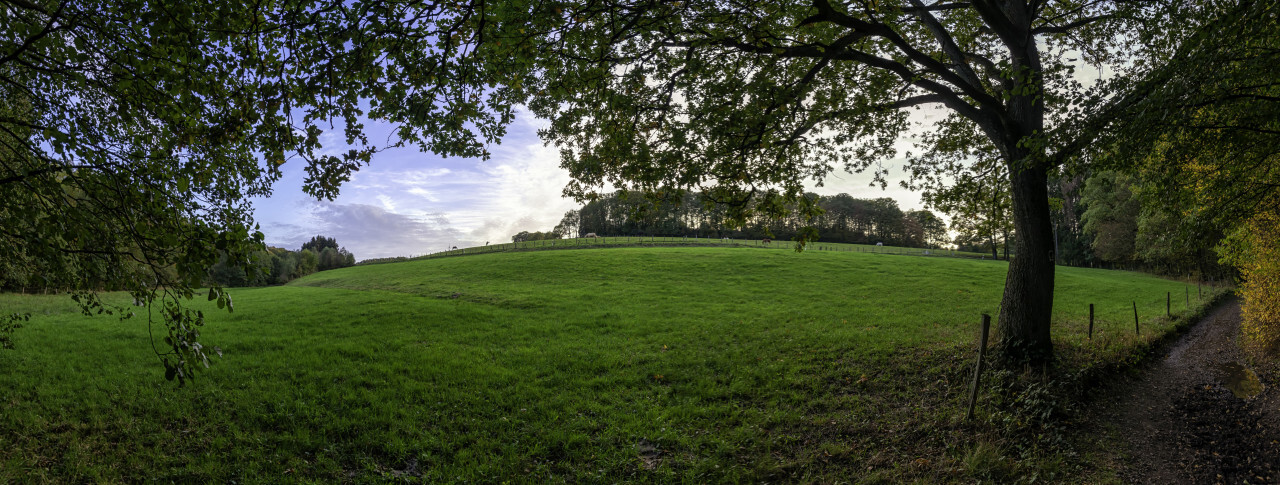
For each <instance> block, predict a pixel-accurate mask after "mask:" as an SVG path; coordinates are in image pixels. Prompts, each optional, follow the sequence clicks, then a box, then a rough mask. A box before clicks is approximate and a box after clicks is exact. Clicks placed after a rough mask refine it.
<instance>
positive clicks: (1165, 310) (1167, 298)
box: [1164, 291, 1173, 317]
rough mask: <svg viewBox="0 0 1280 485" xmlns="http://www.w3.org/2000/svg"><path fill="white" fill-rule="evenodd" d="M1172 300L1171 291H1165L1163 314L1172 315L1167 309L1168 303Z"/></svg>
mask: <svg viewBox="0 0 1280 485" xmlns="http://www.w3.org/2000/svg"><path fill="white" fill-rule="evenodd" d="M1172 301H1173V292H1172V291H1169V292H1165V294H1164V316H1166V317H1168V316H1173V312H1172V311H1169V304H1170V302H1172Z"/></svg>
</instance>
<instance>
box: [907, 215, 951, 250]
mask: <svg viewBox="0 0 1280 485" xmlns="http://www.w3.org/2000/svg"><path fill="white" fill-rule="evenodd" d="M906 218H907V220H909V221H912V222H914V223H915V224H917V225H918V226H919V228H920V229H919V230H920V236H921V243H922V244H921V245H922V246H926V247H931V248H941V247H942V246H944V245H946V244H947V243H948V241H947V239H948V237H947V223H946V222H945V221H943V220H942V218H940V217H938V216H936V215H934V213H933V212H930V211H928V210H910V211H907V213H906Z"/></svg>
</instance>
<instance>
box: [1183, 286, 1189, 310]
mask: <svg viewBox="0 0 1280 485" xmlns="http://www.w3.org/2000/svg"><path fill="white" fill-rule="evenodd" d="M1182 289H1183V290H1185V291H1186V293H1187V309H1188V310H1189V309H1191V287H1190V286H1186V285H1183V286H1182Z"/></svg>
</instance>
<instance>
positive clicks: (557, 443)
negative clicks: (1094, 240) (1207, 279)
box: [0, 248, 1181, 483]
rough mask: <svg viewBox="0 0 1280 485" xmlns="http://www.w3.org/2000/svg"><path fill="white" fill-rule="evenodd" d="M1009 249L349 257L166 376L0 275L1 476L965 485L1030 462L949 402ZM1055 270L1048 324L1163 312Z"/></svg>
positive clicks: (97, 325)
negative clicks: (191, 371)
mask: <svg viewBox="0 0 1280 485" xmlns="http://www.w3.org/2000/svg"><path fill="white" fill-rule="evenodd" d="M1006 269H1007V263H1004V262H993V261H978V260H965V259H944V258H914V257H913V258H908V257H894V256H886V255H880V254H870V253H845V252H839V253H837V252H818V251H805V252H804V253H795V252H794V251H789V250H784V249H778V250H771V251H770V250H754V249H745V248H743V249H734V250H728V249H718V248H626V249H615V250H608V251H601V250H582V251H531V252H515V253H495V254H481V255H476V256H468V257H466V258H444V259H435V260H429V261H416V262H409V263H400V264H384V265H371V266H356V267H353V268H346V269H342V270H337V271H325V272H320V273H315V274H312V275H310V276H308V277H306V278H303V279H301V280H298V281H294V282H292V283H291V284H289V285H286V286H280V287H271V288H251V289H243V290H237V291H236V311H235V313H231V314H227V313H225V312H217V311H216V308H217V307H216V305H215V304H214V302H202V303H199V304H197V305H196V307H195V309H197V310H201V311H204V313H205V314H206V317H207V318H209V319H210V324H209V325H208V326H207V328H206V329H205V330H204V332H202V333H205V332H207V335H206V336H204V338H206V339H208V340H210V341H216V342H218V343H219V345H221V346H222V347H223V349H224V357H222V358H221V359H219V363H218V365H216V366H214V367H213V368H212V369H210V370H208V371H207V372H205V373H202V374H201V377H202V379H204V380H203V384H202V385H199V386H188V388H187V389H184V390H182V392H175V391H174V390H173V389H168V388H166V387H165V386H157V385H156V383H155V382H152V381H150V380H147V379H143V378H140V377H139V372H148V371H152V372H154V371H153V370H152V369H147V367H146V365H145V364H146V362H148V361H149V360H150V359H153V358H154V357H153V356H152V355H151V352H150V350H149V349H145V348H143V347H141V346H138V345H137V342H138V340H139V339H145V338H146V329H145V328H143V327H142V326H137V325H111V324H104V322H102V321H101V318H100V317H99V318H96V319H95V318H87V317H84V316H82V315H81V314H80V313H79V312H78V311H77V308H76V307H75V306H74V305H71V304H70V302H68V301H66V299H65V298H57V297H52V296H50V297H41V296H32V295H17V294H0V308H5V309H13V310H15V311H23V312H25V313H30V314H32V318H31V321H30V322H29V323H27V326H26V328H24V329H23V330H22V332H20V333H19V334H17V335H15V339H17V344H18V345H19V346H20V347H22V348H24V349H29V351H24V352H16V353H15V352H5V353H0V369H4V371H3V372H0V389H5V390H6V394H5V397H4V399H5V401H4V403H3V404H2V405H3V406H5V412H4V415H3V416H4V419H0V436H5V437H6V442H5V444H6V446H3V447H0V463H4V464H5V466H3V467H0V482H23V481H29V480H41V481H50V482H83V481H107V482H117V481H128V480H130V479H132V478H134V477H140V476H146V477H155V478H157V479H158V480H165V481H173V482H202V483H203V482H218V483H223V482H230V481H233V480H234V481H236V482H240V483H252V482H270V481H279V480H280V479H281V477H282V476H285V477H286V479H288V480H297V481H300V482H306V481H310V482H342V481H349V482H379V481H397V480H399V481H403V480H411V481H423V482H433V483H434V482H451V481H474V482H502V481H514V482H521V481H530V480H532V481H537V482H544V483H558V482H566V481H573V482H593V481H608V482H628V483H660V482H681V481H689V482H743V483H758V482H806V481H814V482H835V481H840V480H846V479H848V477H849V476H850V473H851V470H856V471H857V473H859V474H863V473H865V474H866V475H867V476H872V475H878V476H881V477H882V478H884V479H885V481H888V482H891V483H898V482H911V481H913V480H915V481H920V482H926V483H938V482H962V483H963V482H969V481H971V480H972V479H971V478H969V477H968V476H967V475H966V474H967V473H979V474H981V473H982V470H988V471H990V472H992V473H998V472H1000V469H991V468H989V467H986V466H981V467H978V468H976V469H971V470H968V471H966V470H964V469H963V468H962V466H961V465H962V463H961V462H960V460H961V459H962V458H963V456H960V455H961V454H962V453H963V452H962V451H961V450H963V449H964V447H966V446H967V444H969V443H973V442H978V441H989V442H992V443H993V445H995V446H998V447H1000V448H1002V449H1003V450H1004V451H1006V455H1007V457H1008V458H1007V459H1008V460H1010V461H1012V463H1009V464H1008V466H1009V467H1012V468H1014V471H1016V472H1017V473H1018V474H1019V475H1018V476H1023V477H1025V476H1028V475H1029V474H1030V473H1032V471H1033V470H1030V469H1029V467H1028V466H1027V462H1028V459H1027V458H1026V456H1024V455H1023V454H1022V453H1019V451H1020V450H1018V449H1016V448H1014V447H1013V446H1011V443H1010V441H1009V440H1007V439H1005V438H1004V436H1003V434H1002V432H1001V431H1000V430H999V429H997V428H995V427H993V426H990V425H988V424H987V423H988V420H987V419H986V417H987V416H988V414H994V411H995V409H994V408H993V407H992V402H993V399H995V396H994V394H993V393H992V392H990V391H984V393H983V394H982V397H981V398H980V401H979V407H978V411H979V413H980V415H979V418H980V419H978V420H975V421H970V422H965V421H963V420H962V417H963V414H964V412H965V409H966V408H965V398H966V397H967V393H966V392H967V390H968V385H969V380H970V379H971V378H972V375H973V374H972V371H973V367H972V365H973V357H974V354H973V351H974V348H973V345H974V341H975V339H976V338H975V337H976V334H975V328H976V327H977V323H978V315H979V314H980V313H981V312H989V311H992V310H994V308H995V306H996V305H997V304H998V303H999V299H1000V294H1001V290H1002V287H1003V282H1004V273H1005V271H1006ZM1060 276H1061V277H1060V278H1058V280H1057V282H1058V284H1059V285H1060V288H1059V290H1060V291H1057V292H1056V293H1055V298H1056V299H1057V301H1056V302H1055V305H1054V308H1055V309H1056V310H1057V311H1058V314H1057V315H1055V322H1056V325H1057V326H1056V328H1058V329H1059V331H1058V332H1056V333H1055V339H1056V340H1058V341H1059V343H1060V345H1061V347H1062V348H1064V349H1067V348H1079V349H1082V350H1093V349H1099V348H1101V347H1099V346H1095V345H1093V342H1088V341H1086V340H1085V337H1084V333H1085V327H1084V325H1082V324H1081V322H1080V319H1081V318H1083V315H1086V314H1087V307H1088V303H1096V304H1097V306H1098V309H1099V311H1098V314H1099V317H1100V322H1102V321H1106V322H1108V323H1106V324H1101V323H1100V324H1099V326H1098V327H1099V329H1103V328H1106V329H1108V331H1110V330H1112V329H1113V328H1118V329H1119V332H1117V333H1124V334H1125V335H1132V324H1133V321H1132V310H1131V309H1130V306H1129V305H1130V301H1131V299H1137V300H1138V302H1139V306H1140V308H1141V311H1142V313H1143V318H1144V321H1143V325H1144V328H1143V334H1144V336H1145V335H1150V334H1154V333H1156V332H1155V330H1156V329H1158V328H1161V325H1164V322H1163V321H1162V320H1163V319H1159V318H1150V319H1149V317H1148V316H1154V315H1156V314H1157V309H1158V311H1159V313H1160V314H1162V313H1163V310H1164V294H1165V293H1166V292H1167V291H1171V290H1174V291H1176V289H1178V286H1181V284H1180V283H1178V282H1173V281H1169V280H1164V279H1159V278H1154V277H1151V276H1148V275H1143V274H1138V273H1130V272H1121V271H1100V270H1090V269H1082V268H1062V269H1061V270H1060ZM831 288H841V289H842V291H843V292H844V293H842V294H846V295H857V297H856V298H845V297H840V296H837V297H833V296H832V293H831ZM129 298H130V297H129V296H128V295H126V294H120V293H112V294H107V295H105V297H104V299H105V300H107V301H108V302H109V303H112V304H122V305H127V304H128V303H129ZM1104 318H1105V319H1110V320H1102V319H1104ZM1113 321H1114V322H1119V323H1111V322H1113ZM108 323H109V322H108ZM1148 329H1150V330H1152V331H1151V332H1148ZM1098 337H1099V336H1098V335H1097V334H1095V339H1096V338H1098ZM1131 342H1132V341H1126V342H1125V343H1126V344H1130V343H1131ZM1117 347H1119V345H1117ZM86 369H93V372H86ZM655 375H661V376H662V379H656V378H655V377H654V376H655ZM988 382H991V381H988ZM987 389H991V388H990V387H988V388H987ZM641 440H644V442H645V443H650V444H652V445H653V447H654V448H655V451H654V452H653V454H652V455H645V454H643V452H642V450H640V449H639V447H640V443H641ZM156 443H167V445H166V446H155V444H156ZM642 456H643V457H648V458H656V460H655V461H654V462H653V463H652V464H651V465H652V468H649V467H647V466H645V464H644V462H642V461H641V458H642ZM86 457H92V459H86ZM921 457H924V458H927V459H928V460H927V461H926V462H923V463H920V462H918V461H917V460H918V459H920V458H921ZM410 463H416V464H417V466H416V467H411V466H410ZM987 463H988V465H990V464H991V463H990V460H987ZM975 464H977V465H981V464H982V461H978V462H975ZM1003 466H1004V465H1001V467H1003ZM868 468H871V469H870V470H868ZM412 470H416V474H415V473H407V472H410V471H412ZM285 472H288V473H287V474H286V473H285ZM1063 480H1064V481H1071V482H1090V481H1091V480H1088V479H1083V478H1082V479H1078V480H1068V479H1065V478H1064V479H1063Z"/></svg>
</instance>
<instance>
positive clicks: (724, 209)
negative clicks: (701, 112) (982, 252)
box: [557, 192, 947, 248]
mask: <svg viewBox="0 0 1280 485" xmlns="http://www.w3.org/2000/svg"><path fill="white" fill-rule="evenodd" d="M805 196H806V198H807V199H808V200H809V201H811V202H810V203H813V205H814V206H815V208H816V209H817V210H818V212H816V213H815V214H812V215H811V217H809V218H808V219H805V218H803V217H801V216H800V212H799V208H798V207H796V206H787V207H786V209H787V214H788V215H785V216H777V217H769V216H765V215H764V214H763V213H759V212H756V210H755V209H754V207H753V205H754V204H757V203H762V202H761V201H757V200H754V199H749V200H747V201H746V202H745V205H746V207H745V208H743V209H740V210H746V211H748V212H756V215H754V216H750V217H746V218H745V219H742V220H740V221H735V220H734V219H733V218H732V216H730V212H732V211H733V210H734V209H732V208H731V207H729V205H728V204H724V203H718V202H716V201H715V200H714V199H713V198H712V197H711V196H710V194H706V193H694V192H686V193H683V194H681V195H680V196H679V197H674V196H672V197H669V198H668V200H662V199H654V198H652V197H646V196H645V195H644V194H639V193H635V192H616V193H613V194H608V195H603V196H600V197H597V198H596V200H593V201H590V202H588V203H587V204H586V205H584V206H583V207H582V208H581V209H578V210H575V211H570V212H569V213H567V214H565V219H563V220H561V222H560V225H559V226H557V227H572V228H575V229H576V231H577V233H580V234H583V235H585V234H587V233H595V234H598V235H611V236H616V235H663V236H688V237H714V238H722V237H727V238H731V239H762V238H771V239H780V240H782V239H793V240H800V239H803V238H802V237H801V236H802V235H803V234H806V232H805V231H806V230H811V231H813V234H814V235H811V236H809V239H810V240H811V241H810V242H816V241H823V242H835V243H852V244H875V243H878V242H880V243H884V244H887V245H891V246H906V247H932V248H937V247H942V246H943V245H945V244H946V243H947V241H946V226H945V224H944V223H943V222H942V220H941V219H940V218H938V217H937V216H936V215H934V214H933V213H932V212H929V211H927V210H923V211H908V212H905V213H904V212H903V211H902V209H900V208H898V202H897V201H895V200H893V199H890V198H878V199H856V198H854V197H852V196H850V195H848V194H837V195H834V196H829V197H823V196H818V195H817V194H812V193H809V194H806V195H805ZM815 201H816V202H815ZM761 212H762V211H761Z"/></svg>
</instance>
